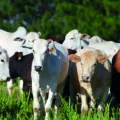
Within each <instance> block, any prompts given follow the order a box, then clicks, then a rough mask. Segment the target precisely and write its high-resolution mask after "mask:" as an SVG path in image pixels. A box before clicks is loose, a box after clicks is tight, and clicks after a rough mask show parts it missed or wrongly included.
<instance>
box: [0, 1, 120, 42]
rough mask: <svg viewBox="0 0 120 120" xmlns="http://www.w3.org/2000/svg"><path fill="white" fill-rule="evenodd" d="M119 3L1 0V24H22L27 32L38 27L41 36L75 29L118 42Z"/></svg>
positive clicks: (14, 26)
mask: <svg viewBox="0 0 120 120" xmlns="http://www.w3.org/2000/svg"><path fill="white" fill-rule="evenodd" d="M119 5H120V1H118V0H101V1H99V0H92V1H91V0H60V1H58V0H36V1H34V0H25V1H23V0H21V1H17V0H1V1H0V13H1V14H0V23H1V24H0V28H1V29H5V30H7V31H15V30H16V29H17V27H18V26H25V27H26V29H27V30H28V32H29V31H36V32H37V31H40V32H41V33H42V37H45V36H46V35H48V34H49V35H55V36H57V37H58V38H61V37H62V36H64V35H66V34H67V33H68V32H69V31H70V30H72V29H78V30H79V31H80V32H81V33H87V34H89V35H90V36H93V35H99V36H100V37H102V38H103V39H106V40H112V41H116V42H119V41H120V33H119V32H120V20H119V19H120V9H119ZM10 22H11V23H10Z"/></svg>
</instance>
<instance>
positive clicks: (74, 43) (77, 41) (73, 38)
mask: <svg viewBox="0 0 120 120" xmlns="http://www.w3.org/2000/svg"><path fill="white" fill-rule="evenodd" d="M103 41H104V40H103V39H102V38H100V37H99V36H93V37H92V38H90V36H89V35H87V34H81V33H79V31H78V30H77V29H74V30H72V31H70V32H69V33H67V35H66V36H65V40H64V42H63V45H64V46H65V47H66V48H67V49H72V50H76V51H78V50H79V49H82V48H84V47H85V46H87V45H89V44H95V43H99V42H103Z"/></svg>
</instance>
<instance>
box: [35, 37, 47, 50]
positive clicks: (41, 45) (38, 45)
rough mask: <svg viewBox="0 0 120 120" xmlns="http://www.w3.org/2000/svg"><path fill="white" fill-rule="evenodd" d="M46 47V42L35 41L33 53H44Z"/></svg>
mask: <svg viewBox="0 0 120 120" xmlns="http://www.w3.org/2000/svg"><path fill="white" fill-rule="evenodd" d="M47 47H48V42H47V41H46V40H44V39H43V40H42V39H41V40H36V41H35V43H34V46H33V49H34V50H35V52H40V51H45V50H46V49H47Z"/></svg>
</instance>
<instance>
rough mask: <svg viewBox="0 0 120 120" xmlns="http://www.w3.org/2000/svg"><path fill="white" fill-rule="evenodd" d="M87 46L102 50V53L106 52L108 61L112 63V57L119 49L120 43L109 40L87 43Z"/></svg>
mask: <svg viewBox="0 0 120 120" xmlns="http://www.w3.org/2000/svg"><path fill="white" fill-rule="evenodd" d="M89 47H92V48H95V49H99V50H101V51H103V52H104V53H106V55H107V56H108V57H109V60H110V62H111V63H112V58H113V56H114V55H115V54H116V53H117V51H118V50H119V48H120V44H119V43H115V42H113V41H109V42H101V43H96V44H93V45H89Z"/></svg>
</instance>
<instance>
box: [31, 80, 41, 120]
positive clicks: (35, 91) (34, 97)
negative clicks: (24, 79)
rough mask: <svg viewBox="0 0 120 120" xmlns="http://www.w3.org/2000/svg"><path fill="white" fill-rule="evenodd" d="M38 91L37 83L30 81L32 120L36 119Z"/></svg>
mask: <svg viewBox="0 0 120 120" xmlns="http://www.w3.org/2000/svg"><path fill="white" fill-rule="evenodd" d="M38 91H39V84H38V83H34V82H32V93H33V111H34V120H37V113H38V110H39V107H40V106H39V101H38Z"/></svg>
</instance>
